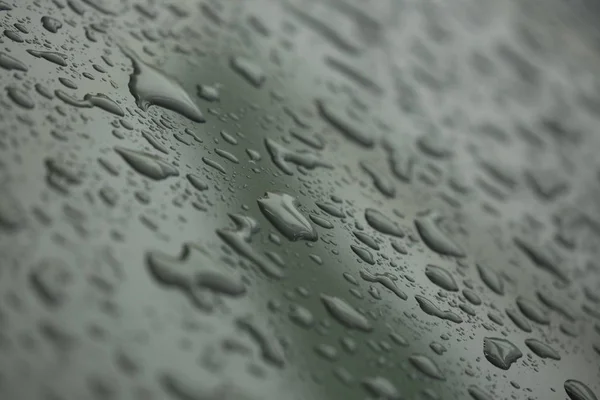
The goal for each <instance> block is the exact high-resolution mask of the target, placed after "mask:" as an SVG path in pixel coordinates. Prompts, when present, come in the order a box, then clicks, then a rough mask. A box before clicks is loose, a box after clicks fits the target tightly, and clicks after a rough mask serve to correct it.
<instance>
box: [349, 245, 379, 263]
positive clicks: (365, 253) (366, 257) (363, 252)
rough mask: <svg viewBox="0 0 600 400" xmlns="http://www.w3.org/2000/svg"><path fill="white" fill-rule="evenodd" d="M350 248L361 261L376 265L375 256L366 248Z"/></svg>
mask: <svg viewBox="0 0 600 400" xmlns="http://www.w3.org/2000/svg"><path fill="white" fill-rule="evenodd" d="M350 248H351V249H352V251H353V252H354V254H356V255H357V256H358V257H359V258H360V259H361V260H363V261H364V262H366V263H367V264H371V265H373V264H375V259H374V258H373V254H371V252H370V251H369V250H367V249H365V248H364V247H358V246H355V245H353V244H351V245H350Z"/></svg>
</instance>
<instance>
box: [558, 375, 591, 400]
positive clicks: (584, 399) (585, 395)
mask: <svg viewBox="0 0 600 400" xmlns="http://www.w3.org/2000/svg"><path fill="white" fill-rule="evenodd" d="M564 387H565V392H567V395H569V397H570V398H571V400H598V398H597V397H596V395H595V394H594V392H592V390H591V389H590V388H589V387H587V386H586V385H585V384H583V383H581V382H579V381H577V380H575V379H569V380H567V381H565V385H564Z"/></svg>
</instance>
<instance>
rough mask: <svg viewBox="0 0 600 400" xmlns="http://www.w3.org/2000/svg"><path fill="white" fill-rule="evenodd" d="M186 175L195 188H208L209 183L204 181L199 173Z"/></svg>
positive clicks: (202, 189)
mask: <svg viewBox="0 0 600 400" xmlns="http://www.w3.org/2000/svg"><path fill="white" fill-rule="evenodd" d="M186 177H187V179H188V181H189V182H190V184H191V185H192V186H193V187H194V189H196V190H198V191H200V192H202V191H204V190H206V189H208V185H207V184H206V183H204V181H202V178H200V177H199V176H198V175H194V174H187V175H186Z"/></svg>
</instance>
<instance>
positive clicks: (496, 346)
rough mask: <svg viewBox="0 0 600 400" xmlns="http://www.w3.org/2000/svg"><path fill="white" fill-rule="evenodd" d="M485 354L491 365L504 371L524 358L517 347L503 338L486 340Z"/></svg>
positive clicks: (484, 340)
mask: <svg viewBox="0 0 600 400" xmlns="http://www.w3.org/2000/svg"><path fill="white" fill-rule="evenodd" d="M483 354H484V355H485V358H487V360H488V361H489V362H490V363H492V364H493V365H495V366H496V367H498V368H501V369H504V370H507V369H509V368H510V366H511V364H512V363H514V362H515V361H517V360H518V359H519V358H521V357H522V356H523V353H521V351H520V350H519V349H518V347H517V346H515V345H514V344H512V343H511V342H509V341H508V340H506V339H501V338H484V339H483Z"/></svg>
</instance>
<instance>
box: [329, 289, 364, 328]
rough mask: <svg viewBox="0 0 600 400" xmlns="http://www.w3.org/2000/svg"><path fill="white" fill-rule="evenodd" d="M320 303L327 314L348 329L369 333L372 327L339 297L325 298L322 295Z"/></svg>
mask: <svg viewBox="0 0 600 400" xmlns="http://www.w3.org/2000/svg"><path fill="white" fill-rule="evenodd" d="M321 301H322V302H323V305H324V306H325V308H326V309H327V311H328V312H329V314H330V315H331V316H332V317H333V318H334V319H335V320H336V321H338V322H339V323H340V324H342V325H344V326H346V327H347V328H350V329H356V330H361V331H364V332H370V331H371V330H373V327H372V326H371V324H370V323H369V321H368V320H367V319H366V318H365V317H364V316H363V315H362V314H360V313H359V312H358V311H356V309H354V307H352V306H351V305H350V304H348V303H346V302H345V301H344V300H342V299H340V298H339V297H334V296H327V295H324V294H322V295H321Z"/></svg>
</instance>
